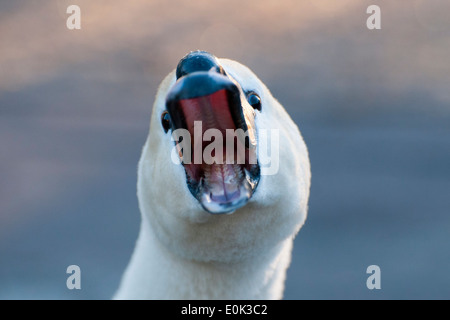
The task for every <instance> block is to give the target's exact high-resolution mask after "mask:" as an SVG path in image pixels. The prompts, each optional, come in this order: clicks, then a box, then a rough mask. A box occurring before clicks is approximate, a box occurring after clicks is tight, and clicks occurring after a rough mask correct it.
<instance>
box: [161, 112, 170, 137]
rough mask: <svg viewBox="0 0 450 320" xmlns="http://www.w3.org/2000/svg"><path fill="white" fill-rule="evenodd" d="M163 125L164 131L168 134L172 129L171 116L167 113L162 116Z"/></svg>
mask: <svg viewBox="0 0 450 320" xmlns="http://www.w3.org/2000/svg"><path fill="white" fill-rule="evenodd" d="M161 124H162V126H163V128H164V131H165V132H166V133H167V131H169V129H170V127H171V121H170V115H169V113H168V112H167V111H164V112H163V113H162V114H161Z"/></svg>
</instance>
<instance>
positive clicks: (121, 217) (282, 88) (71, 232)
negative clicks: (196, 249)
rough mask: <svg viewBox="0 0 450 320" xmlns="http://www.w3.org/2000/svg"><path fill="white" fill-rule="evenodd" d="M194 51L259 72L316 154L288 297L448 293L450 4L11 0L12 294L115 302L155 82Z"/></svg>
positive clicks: (4, 176)
mask: <svg viewBox="0 0 450 320" xmlns="http://www.w3.org/2000/svg"><path fill="white" fill-rule="evenodd" d="M71 4H77V5H79V6H80V8H81V26H82V29H81V30H75V31H70V30H68V29H67V28H66V19H67V18H68V16H69V15H68V14H66V9H67V7H68V6H69V5H71ZM371 4H377V5H379V6H380V7H381V19H382V20H381V26H382V29H381V30H368V29H367V27H366V19H367V18H368V17H369V15H368V14H367V13H366V9H367V7H368V6H369V5H371ZM195 49H203V50H208V51H210V52H212V53H213V54H215V55H217V56H219V57H227V58H232V59H235V60H238V61H240V62H242V63H244V64H246V65H248V66H249V67H250V68H251V69H252V70H253V71H254V72H255V73H256V74H257V75H258V76H259V77H260V78H261V79H262V80H263V81H264V82H265V83H266V85H267V86H268V87H269V88H270V89H271V91H272V93H273V95H274V96H275V97H276V98H278V99H279V100H280V102H281V103H282V104H283V105H284V106H285V108H286V109H287V110H288V112H289V113H290V114H291V116H292V118H293V119H294V121H295V122H296V123H297V124H298V125H299V128H300V130H301V131H302V133H303V136H304V138H305V140H306V143H307V145H308V147H309V151H310V157H311V163H312V173H313V178H312V189H311V199H310V210H309V216H308V220H307V223H306V225H305V226H304V228H303V229H302V230H301V232H300V233H299V235H298V237H297V238H296V243H295V249H294V254H293V262H292V265H291V267H290V269H289V271H288V278H287V282H286V292H285V298H286V299H450V273H449V269H450V250H449V245H450V215H449V213H450V125H449V124H450V59H449V57H450V2H449V1H447V0H411V1H401V0H398V1H387V0H384V1H379V0H377V1H375V0H373V1H366V0H340V1H335V0H283V1H275V0H258V1H241V0H239V1H237V0H226V1H224V0H217V1H207V0H198V1H187V0H179V1H171V2H169V1H164V0H152V1H144V0H130V1H117V0H108V1H106V0H96V1H89V0H83V1H82V0H70V1H65V0H58V1H55V0H39V1H38V0H15V1H9V0H0V146H1V152H0V299H109V298H111V297H112V295H113V293H114V291H115V290H116V288H117V286H118V284H119V281H120V277H121V275H122V272H123V271H124V269H125V267H126V265H127V263H128V260H129V258H130V255H131V252H132V250H133V247H134V243H135V240H136V237H137V234H138V228H139V221H140V216H139V210H138V205H137V199H136V178H137V177H136V170H137V162H138V160H139V157H140V152H141V148H142V146H143V144H144V142H145V139H146V136H147V133H148V125H149V119H150V114H151V106H152V103H153V99H154V95H155V93H156V90H157V86H158V84H159V82H160V81H161V80H162V79H163V77H164V76H165V75H166V74H168V73H169V72H170V71H171V70H172V69H173V68H175V66H176V64H177V63H178V61H179V59H180V58H181V57H182V56H184V55H185V54H186V53H188V52H189V51H191V50H195ZM167 188H168V189H170V185H168V186H167ZM71 264H76V265H79V266H80V267H81V271H82V282H81V286H82V289H81V290H73V291H70V290H68V289H67V288H66V279H67V277H68V275H67V274H66V268H67V266H69V265H71ZM372 264H375V265H379V266H380V268H381V286H382V289H381V290H373V291H370V290H368V289H367V288H366V279H367V277H368V275H367V274H366V268H367V267H368V266H369V265H372Z"/></svg>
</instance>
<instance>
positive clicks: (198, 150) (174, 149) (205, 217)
mask: <svg viewBox="0 0 450 320" xmlns="http://www.w3.org/2000/svg"><path fill="white" fill-rule="evenodd" d="M138 180H139V181H138V197H139V203H140V208H141V211H142V214H143V219H144V223H146V224H148V226H149V227H150V228H152V229H153V232H154V233H155V234H156V236H157V237H158V239H159V240H160V241H161V242H162V243H163V244H165V245H166V246H167V247H168V248H169V249H170V250H172V251H174V252H176V253H177V254H179V255H181V256H184V257H187V258H191V259H195V260H200V261H211V260H212V261H222V262H223V261H236V260H242V259H245V258H246V257H249V256H252V255H255V254H259V253H262V251H263V250H268V249H270V248H274V247H275V246H276V245H278V244H280V243H281V242H282V241H283V240H285V239H287V238H289V237H293V236H294V235H295V234H296V232H297V231H298V230H299V229H300V227H301V226H302V224H303V223H304V221H305V219H306V212H307V202H308V197H309V185H310V166H309V159H308V152H307V148H306V145H305V143H304V141H303V139H302V137H301V135H300V132H299V130H298V128H297V126H296V125H295V124H294V123H293V121H292V119H291V118H290V117H289V115H288V114H287V113H286V111H285V110H284V108H283V107H282V106H281V105H280V104H279V102H278V101H277V100H276V99H275V98H274V97H273V96H272V95H271V93H270V92H269V90H268V89H267V88H266V86H265V85H264V84H263V83H262V82H261V81H260V80H259V79H258V77H257V76H256V75H254V74H253V73H252V72H251V71H250V70H249V69H248V68H247V67H245V66H243V65H241V64H239V63H237V62H235V61H232V60H227V59H218V58H216V57H215V56H213V55H211V54H210V53H207V52H203V51H195V52H191V53H190V54H188V55H187V56H185V57H184V58H183V59H181V60H180V62H179V63H178V66H177V68H176V69H175V70H174V71H173V72H172V73H170V74H169V75H168V76H167V77H166V79H165V80H164V81H163V82H162V84H161V86H160V88H159V90H158V93H157V96H156V100H155V103H154V106H153V115H152V119H151V124H150V134H149V136H148V139H147V142H146V144H145V146H144V150H143V154H142V157H141V161H140V163H139V179H138Z"/></svg>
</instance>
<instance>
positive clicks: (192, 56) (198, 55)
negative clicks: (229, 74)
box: [177, 51, 226, 79]
mask: <svg viewBox="0 0 450 320" xmlns="http://www.w3.org/2000/svg"><path fill="white" fill-rule="evenodd" d="M198 71H215V72H217V73H220V74H222V75H226V73H225V70H223V68H222V66H221V65H220V64H219V61H218V60H217V58H216V57H215V56H214V55H212V54H211V53H209V52H206V51H193V52H191V53H189V54H187V55H186V56H185V57H184V58H182V59H181V60H180V62H179V63H178V66H177V79H180V78H181V77H184V76H185V75H188V74H190V73H194V72H198Z"/></svg>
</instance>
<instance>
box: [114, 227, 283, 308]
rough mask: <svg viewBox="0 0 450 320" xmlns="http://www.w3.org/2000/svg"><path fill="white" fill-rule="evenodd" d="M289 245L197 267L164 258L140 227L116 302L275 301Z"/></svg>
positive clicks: (176, 258) (174, 257)
mask: <svg viewBox="0 0 450 320" xmlns="http://www.w3.org/2000/svg"><path fill="white" fill-rule="evenodd" d="M291 249H292V239H288V240H286V241H285V242H284V243H281V244H280V245H279V246H278V247H277V248H275V249H272V250H269V251H268V252H265V253H264V254H261V255H259V256H258V258H253V259H249V260H248V261H243V262H238V263H228V264H224V263H218V262H197V261H192V260H186V259H184V258H182V257H179V256H177V255H175V254H173V253H172V252H170V251H169V250H168V249H167V248H166V247H165V246H163V245H162V244H161V243H160V242H159V241H158V239H156V237H155V236H154V235H153V234H152V232H151V230H150V228H149V227H148V225H147V224H146V223H145V221H144V222H143V223H142V225H141V230H140V234H139V238H138V241H137V244H136V248H135V251H134V253H133V256H132V259H131V261H130V264H129V265H128V268H127V270H126V272H125V274H124V277H123V279H122V283H121V285H120V288H119V291H118V292H117V294H116V296H115V298H116V299H281V298H282V293H283V289H284V279H285V274H286V269H287V267H288V266H289V263H290V256H291Z"/></svg>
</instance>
